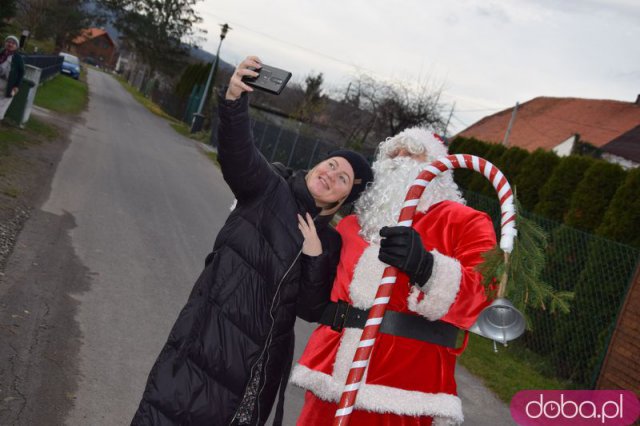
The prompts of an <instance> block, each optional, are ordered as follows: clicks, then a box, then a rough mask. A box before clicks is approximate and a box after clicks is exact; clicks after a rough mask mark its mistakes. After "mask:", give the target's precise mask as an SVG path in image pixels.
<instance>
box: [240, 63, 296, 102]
mask: <svg viewBox="0 0 640 426" xmlns="http://www.w3.org/2000/svg"><path fill="white" fill-rule="evenodd" d="M254 71H256V72H257V73H258V76H257V77H248V76H244V77H243V78H242V81H243V82H245V83H247V84H248V85H249V86H251V87H253V88H255V89H258V90H263V91H265V92H269V93H272V94H274V95H279V94H280V93H281V92H282V90H283V89H284V86H286V85H287V82H288V81H289V79H290V78H291V73H290V72H289V71H285V70H281V69H280V68H276V67H272V66H269V65H265V64H262V68H260V69H259V70H254Z"/></svg>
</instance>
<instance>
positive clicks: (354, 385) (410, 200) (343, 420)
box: [333, 154, 517, 426]
mask: <svg viewBox="0 0 640 426" xmlns="http://www.w3.org/2000/svg"><path fill="white" fill-rule="evenodd" d="M460 168H464V169H471V170H475V171H476V172H479V173H482V174H483V175H484V176H485V177H486V178H487V179H488V180H489V181H490V182H491V184H492V185H493V187H494V188H495V190H496V192H497V193H498V198H499V199H500V210H501V215H502V218H501V237H500V248H501V249H502V250H503V251H505V252H507V253H511V251H512V250H513V241H514V239H515V236H516V234H517V231H516V227H515V223H516V221H515V217H516V210H515V205H514V198H513V192H512V191H511V186H510V185H509V182H507V179H506V178H505V176H504V175H503V174H502V172H501V171H500V170H498V168H497V167H496V166H494V165H493V164H491V163H490V162H489V161H487V160H485V159H483V158H480V157H476V156H474V155H468V154H456V155H448V156H445V157H440V158H438V159H437V160H436V161H434V162H433V163H431V164H429V165H428V166H427V167H425V168H424V170H422V172H420V174H419V175H418V178H417V179H416V180H415V181H414V182H413V184H412V185H411V187H410V188H409V191H408V192H407V196H406V198H405V202H404V204H403V206H402V210H401V211H400V216H399V218H398V225H399V226H411V225H412V224H413V216H414V214H415V211H416V208H417V206H418V203H419V201H420V197H422V193H423V192H424V190H425V187H426V186H427V184H428V183H429V182H431V181H432V180H433V179H434V178H435V177H437V176H438V175H440V174H441V173H443V172H445V171H447V170H452V169H460ZM397 272H398V270H397V269H396V268H395V267H392V266H388V267H387V268H385V270H384V272H383V274H382V280H381V281H380V284H379V286H378V291H377V293H376V298H375V301H374V303H373V306H372V307H371V310H370V311H369V317H368V319H367V322H366V324H365V327H364V330H362V336H361V337H360V343H359V344H358V349H357V350H356V353H355V355H354V357H353V362H352V364H351V369H350V370H349V375H348V376H347V381H346V383H345V386H344V389H343V391H342V396H341V398H340V403H339V404H338V410H336V415H335V418H334V422H333V424H334V426H346V425H348V424H349V419H350V415H351V412H352V411H353V406H354V404H355V401H356V396H357V394H358V389H360V385H361V384H362V380H363V377H364V372H365V371H366V369H367V366H368V365H369V358H370V356H371V351H372V349H373V345H374V343H375V341H376V336H377V335H378V330H379V328H380V324H381V323H382V319H383V317H384V313H385V312H386V310H387V304H388V302H389V299H390V297H391V291H392V289H393V285H394V284H395V282H396V276H397Z"/></svg>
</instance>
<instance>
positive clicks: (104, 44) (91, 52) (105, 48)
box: [72, 34, 117, 68]
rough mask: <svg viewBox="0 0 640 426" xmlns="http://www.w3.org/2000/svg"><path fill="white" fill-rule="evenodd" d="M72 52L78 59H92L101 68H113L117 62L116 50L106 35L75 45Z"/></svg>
mask: <svg viewBox="0 0 640 426" xmlns="http://www.w3.org/2000/svg"><path fill="white" fill-rule="evenodd" d="M72 50H74V51H75V52H77V56H79V57H80V59H82V60H85V59H86V58H93V59H94V60H95V61H96V63H97V64H98V65H100V66H101V67H103V68H113V67H114V66H115V63H116V60H117V55H116V48H115V46H113V45H112V44H111V43H110V42H109V38H108V36H107V35H106V34H103V35H101V36H99V37H95V38H92V39H91V40H87V41H85V42H84V43H82V44H78V45H75V46H74V49H72Z"/></svg>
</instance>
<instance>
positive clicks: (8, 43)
mask: <svg viewBox="0 0 640 426" xmlns="http://www.w3.org/2000/svg"><path fill="white" fill-rule="evenodd" d="M4 48H5V49H7V50H8V51H9V52H15V51H16V50H18V45H17V44H16V42H15V41H13V40H7V41H5V42H4Z"/></svg>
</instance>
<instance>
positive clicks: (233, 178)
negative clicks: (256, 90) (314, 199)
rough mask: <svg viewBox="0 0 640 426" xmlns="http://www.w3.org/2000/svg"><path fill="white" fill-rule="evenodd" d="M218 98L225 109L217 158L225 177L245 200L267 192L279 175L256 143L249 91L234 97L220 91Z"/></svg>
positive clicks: (240, 197) (219, 133)
mask: <svg viewBox="0 0 640 426" xmlns="http://www.w3.org/2000/svg"><path fill="white" fill-rule="evenodd" d="M219 102H221V103H222V104H223V105H222V108H224V110H225V113H224V114H220V126H219V127H218V161H219V163H220V168H221V170H222V175H223V177H224V180H225V181H226V182H227V184H228V185H229V188H231V191H232V192H233V194H234V195H235V197H236V198H237V199H238V202H240V203H242V202H246V201H249V200H251V199H253V198H256V197H259V196H261V195H264V193H265V192H266V191H267V190H268V189H269V185H272V184H274V183H275V182H274V180H277V179H279V178H278V176H277V174H276V173H275V172H274V171H273V169H272V167H271V165H270V164H269V162H268V161H267V160H266V159H265V158H264V157H263V155H262V154H261V153H260V151H259V150H258V148H257V147H256V146H255V144H254V143H253V137H252V135H251V128H250V126H249V97H248V96H247V94H246V93H244V94H243V95H242V96H241V97H240V99H238V100H235V101H229V100H226V99H224V97H223V96H222V94H221V95H220V97H219Z"/></svg>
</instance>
